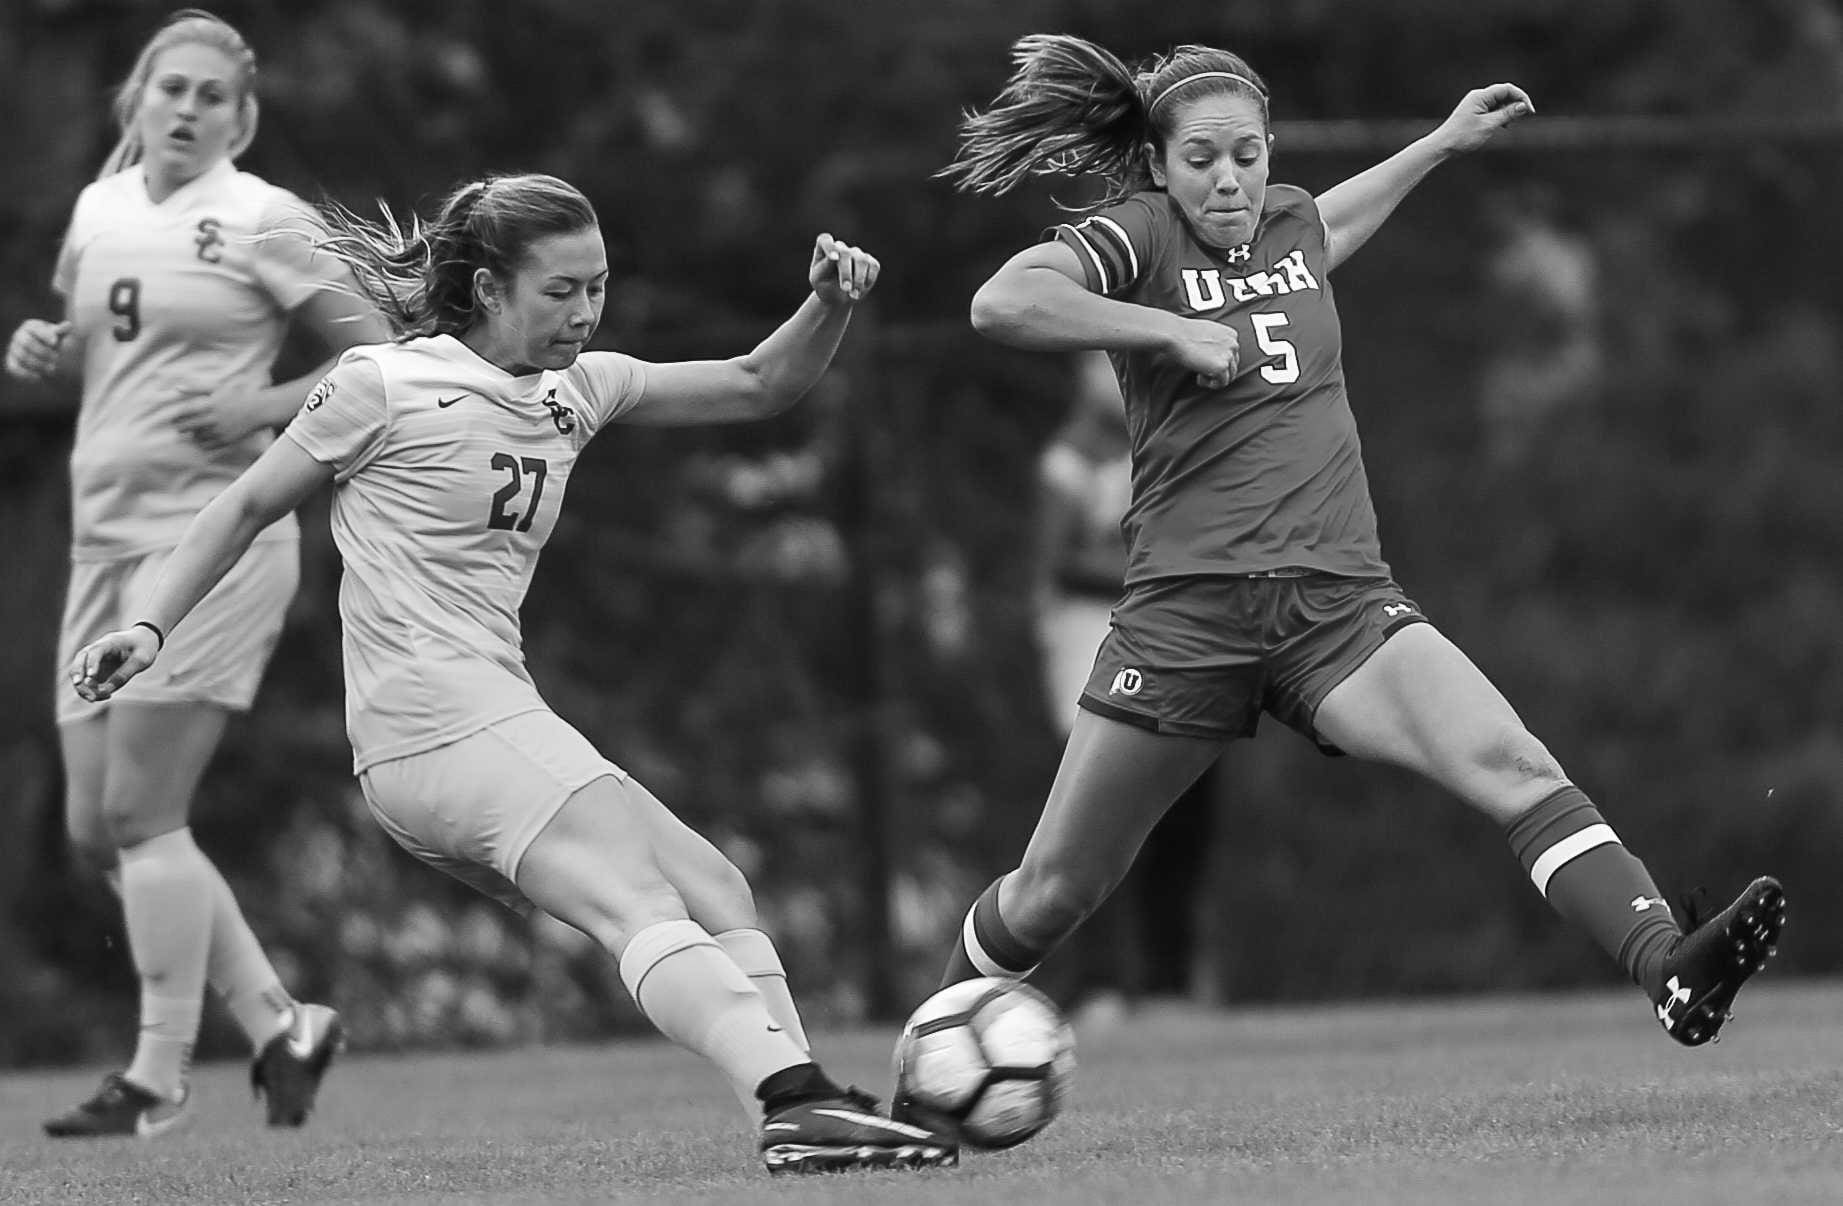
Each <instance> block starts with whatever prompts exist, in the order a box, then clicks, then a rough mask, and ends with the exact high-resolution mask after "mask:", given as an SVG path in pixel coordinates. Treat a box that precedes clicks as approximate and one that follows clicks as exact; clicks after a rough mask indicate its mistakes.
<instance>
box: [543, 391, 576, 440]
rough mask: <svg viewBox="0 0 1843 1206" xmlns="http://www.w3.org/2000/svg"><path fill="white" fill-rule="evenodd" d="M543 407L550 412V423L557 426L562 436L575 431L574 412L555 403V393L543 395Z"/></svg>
mask: <svg viewBox="0 0 1843 1206" xmlns="http://www.w3.org/2000/svg"><path fill="white" fill-rule="evenodd" d="M543 401H544V405H545V406H546V407H548V408H549V410H550V421H551V422H552V423H555V424H556V425H557V430H558V431H559V432H561V433H562V434H564V435H568V434H569V433H570V432H572V431H575V430H576V412H575V411H574V410H572V409H571V408H569V407H567V406H565V405H563V403H561V402H559V401H557V391H556V390H554V389H553V390H551V391H550V392H549V393H548V394H545V395H544V399H543Z"/></svg>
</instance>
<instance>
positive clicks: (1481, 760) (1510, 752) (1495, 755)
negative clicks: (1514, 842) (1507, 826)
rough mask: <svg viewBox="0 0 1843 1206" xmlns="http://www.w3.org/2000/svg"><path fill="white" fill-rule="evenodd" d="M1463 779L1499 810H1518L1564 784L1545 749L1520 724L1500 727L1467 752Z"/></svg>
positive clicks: (1560, 771) (1563, 775)
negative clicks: (1471, 782)
mask: <svg viewBox="0 0 1843 1206" xmlns="http://www.w3.org/2000/svg"><path fill="white" fill-rule="evenodd" d="M1466 776H1467V778H1469V779H1471V780H1472V781H1473V782H1474V784H1475V789H1474V790H1475V791H1476V792H1477V793H1478V794H1480V795H1481V796H1483V797H1484V798H1485V799H1487V800H1489V801H1491V802H1493V803H1496V804H1498V805H1500V806H1502V807H1510V808H1517V807H1521V806H1524V805H1527V804H1534V803H1535V802H1536V800H1538V799H1540V798H1541V797H1542V796H1543V795H1546V794H1547V793H1548V792H1550V791H1552V790H1553V789H1554V788H1556V787H1558V786H1560V785H1561V784H1563V783H1565V782H1567V773H1566V772H1565V771H1564V770H1563V769H1562V766H1561V763H1559V762H1557V761H1556V760H1555V756H1554V755H1553V754H1551V753H1549V749H1548V747H1547V746H1545V745H1543V744H1542V742H1541V741H1539V740H1537V739H1536V737H1535V735H1534V734H1532V733H1531V732H1530V731H1529V730H1528V729H1526V728H1524V727H1523V726H1522V725H1519V724H1506V725H1503V726H1501V727H1499V728H1497V729H1495V730H1494V731H1492V732H1491V733H1490V734H1488V735H1487V736H1486V738H1485V739H1484V740H1482V741H1480V742H1479V744H1478V745H1477V746H1476V747H1475V748H1474V749H1473V750H1471V751H1470V752H1469V757H1468V758H1467V767H1466Z"/></svg>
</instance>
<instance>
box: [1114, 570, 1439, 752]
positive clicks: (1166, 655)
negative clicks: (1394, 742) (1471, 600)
mask: <svg viewBox="0 0 1843 1206" xmlns="http://www.w3.org/2000/svg"><path fill="white" fill-rule="evenodd" d="M1426 622H1427V617H1426V616H1424V615H1422V614H1421V609H1420V608H1419V607H1418V606H1416V605H1415V603H1414V601H1413V600H1412V599H1410V598H1408V597H1407V596H1406V595H1404V594H1403V593H1402V591H1401V587H1399V586H1397V585H1395V583H1394V581H1393V580H1392V579H1389V578H1342V577H1337V576H1334V575H1331V574H1307V575H1305V576H1302V577H1291V578H1265V577H1263V578H1240V577H1230V576H1227V575H1213V576H1201V575H1199V576H1197V577H1190V578H1161V579H1158V580H1156V581H1153V582H1146V583H1143V584H1141V585H1138V586H1134V587H1131V588H1129V589H1128V591H1127V593H1126V597H1125V598H1124V599H1122V600H1121V601H1120V604H1119V606H1117V607H1116V608H1114V614H1113V629H1112V630H1111V631H1110V632H1109V633H1108V634H1107V639H1106V640H1104V641H1102V642H1101V650H1100V654H1099V656H1097V657H1096V658H1095V662H1094V673H1092V674H1091V675H1089V676H1088V685H1087V688H1086V689H1085V690H1084V691H1083V692H1082V697H1081V706H1082V707H1084V708H1086V709H1087V710H1088V711H1090V712H1094V713H1096V714H1097V715H1100V716H1106V717H1109V718H1111V719H1113V720H1120V721H1125V722H1126V723H1127V724H1135V725H1138V726H1140V727H1141V728H1147V729H1152V730H1153V731H1155V732H1160V733H1177V734H1183V735H1186V736H1191V737H1252V736H1254V733H1255V729H1256V727H1257V726H1258V725H1259V724H1260V719H1261V713H1262V712H1271V713H1272V714H1273V715H1274V716H1276V717H1277V718H1279V719H1280V720H1281V721H1282V722H1284V723H1285V724H1287V725H1290V726H1291V727H1292V728H1294V729H1297V730H1298V731H1299V732H1301V733H1303V734H1305V735H1306V736H1307V737H1310V738H1312V739H1313V740H1314V741H1317V742H1318V744H1319V746H1320V747H1321V748H1323V749H1324V750H1325V751H1326V752H1327V753H1338V752H1339V751H1338V750H1337V749H1336V748H1335V747H1333V746H1331V745H1329V744H1327V743H1326V742H1323V741H1320V740H1319V739H1318V736H1317V734H1316V733H1315V732H1314V731H1313V728H1312V718H1313V717H1314V716H1315V715H1316V714H1317V712H1318V705H1319V704H1321V703H1323V702H1324V699H1325V696H1327V695H1329V694H1330V693H1331V689H1332V688H1333V687H1335V686H1337V685H1338V684H1339V683H1341V682H1343V681H1344V680H1345V679H1346V678H1348V677H1349V676H1350V672H1351V671H1353V670H1355V669H1356V668H1357V667H1358V666H1361V665H1362V664H1363V663H1364V662H1365V661H1366V660H1368V658H1369V656H1370V654H1372V653H1374V652H1376V650H1378V649H1380V648H1381V647H1382V643H1383V642H1384V641H1386V640H1388V639H1389V638H1390V637H1391V636H1393V635H1395V633H1396V632H1398V631H1399V630H1401V629H1402V628H1405V627H1407V626H1408V625H1409V624H1423V623H1426Z"/></svg>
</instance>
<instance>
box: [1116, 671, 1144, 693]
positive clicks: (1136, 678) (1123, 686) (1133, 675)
mask: <svg viewBox="0 0 1843 1206" xmlns="http://www.w3.org/2000/svg"><path fill="white" fill-rule="evenodd" d="M1143 686H1145V676H1144V675H1142V674H1140V673H1139V671H1137V670H1122V671H1120V673H1118V674H1116V675H1114V676H1113V686H1111V687H1109V688H1108V689H1107V694H1109V695H1137V694H1139V688H1141V687H1143Z"/></svg>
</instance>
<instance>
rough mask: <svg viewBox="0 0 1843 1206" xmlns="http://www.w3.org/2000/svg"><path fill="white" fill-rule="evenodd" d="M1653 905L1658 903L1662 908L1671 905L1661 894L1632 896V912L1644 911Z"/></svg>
mask: <svg viewBox="0 0 1843 1206" xmlns="http://www.w3.org/2000/svg"><path fill="white" fill-rule="evenodd" d="M1652 905H1656V906H1657V907H1658V908H1660V909H1667V908H1669V907H1670V906H1669V905H1668V904H1666V903H1665V901H1664V898H1663V897H1661V896H1634V897H1632V912H1634V913H1642V912H1644V911H1645V910H1646V909H1649V908H1650V907H1651V906H1652Z"/></svg>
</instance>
